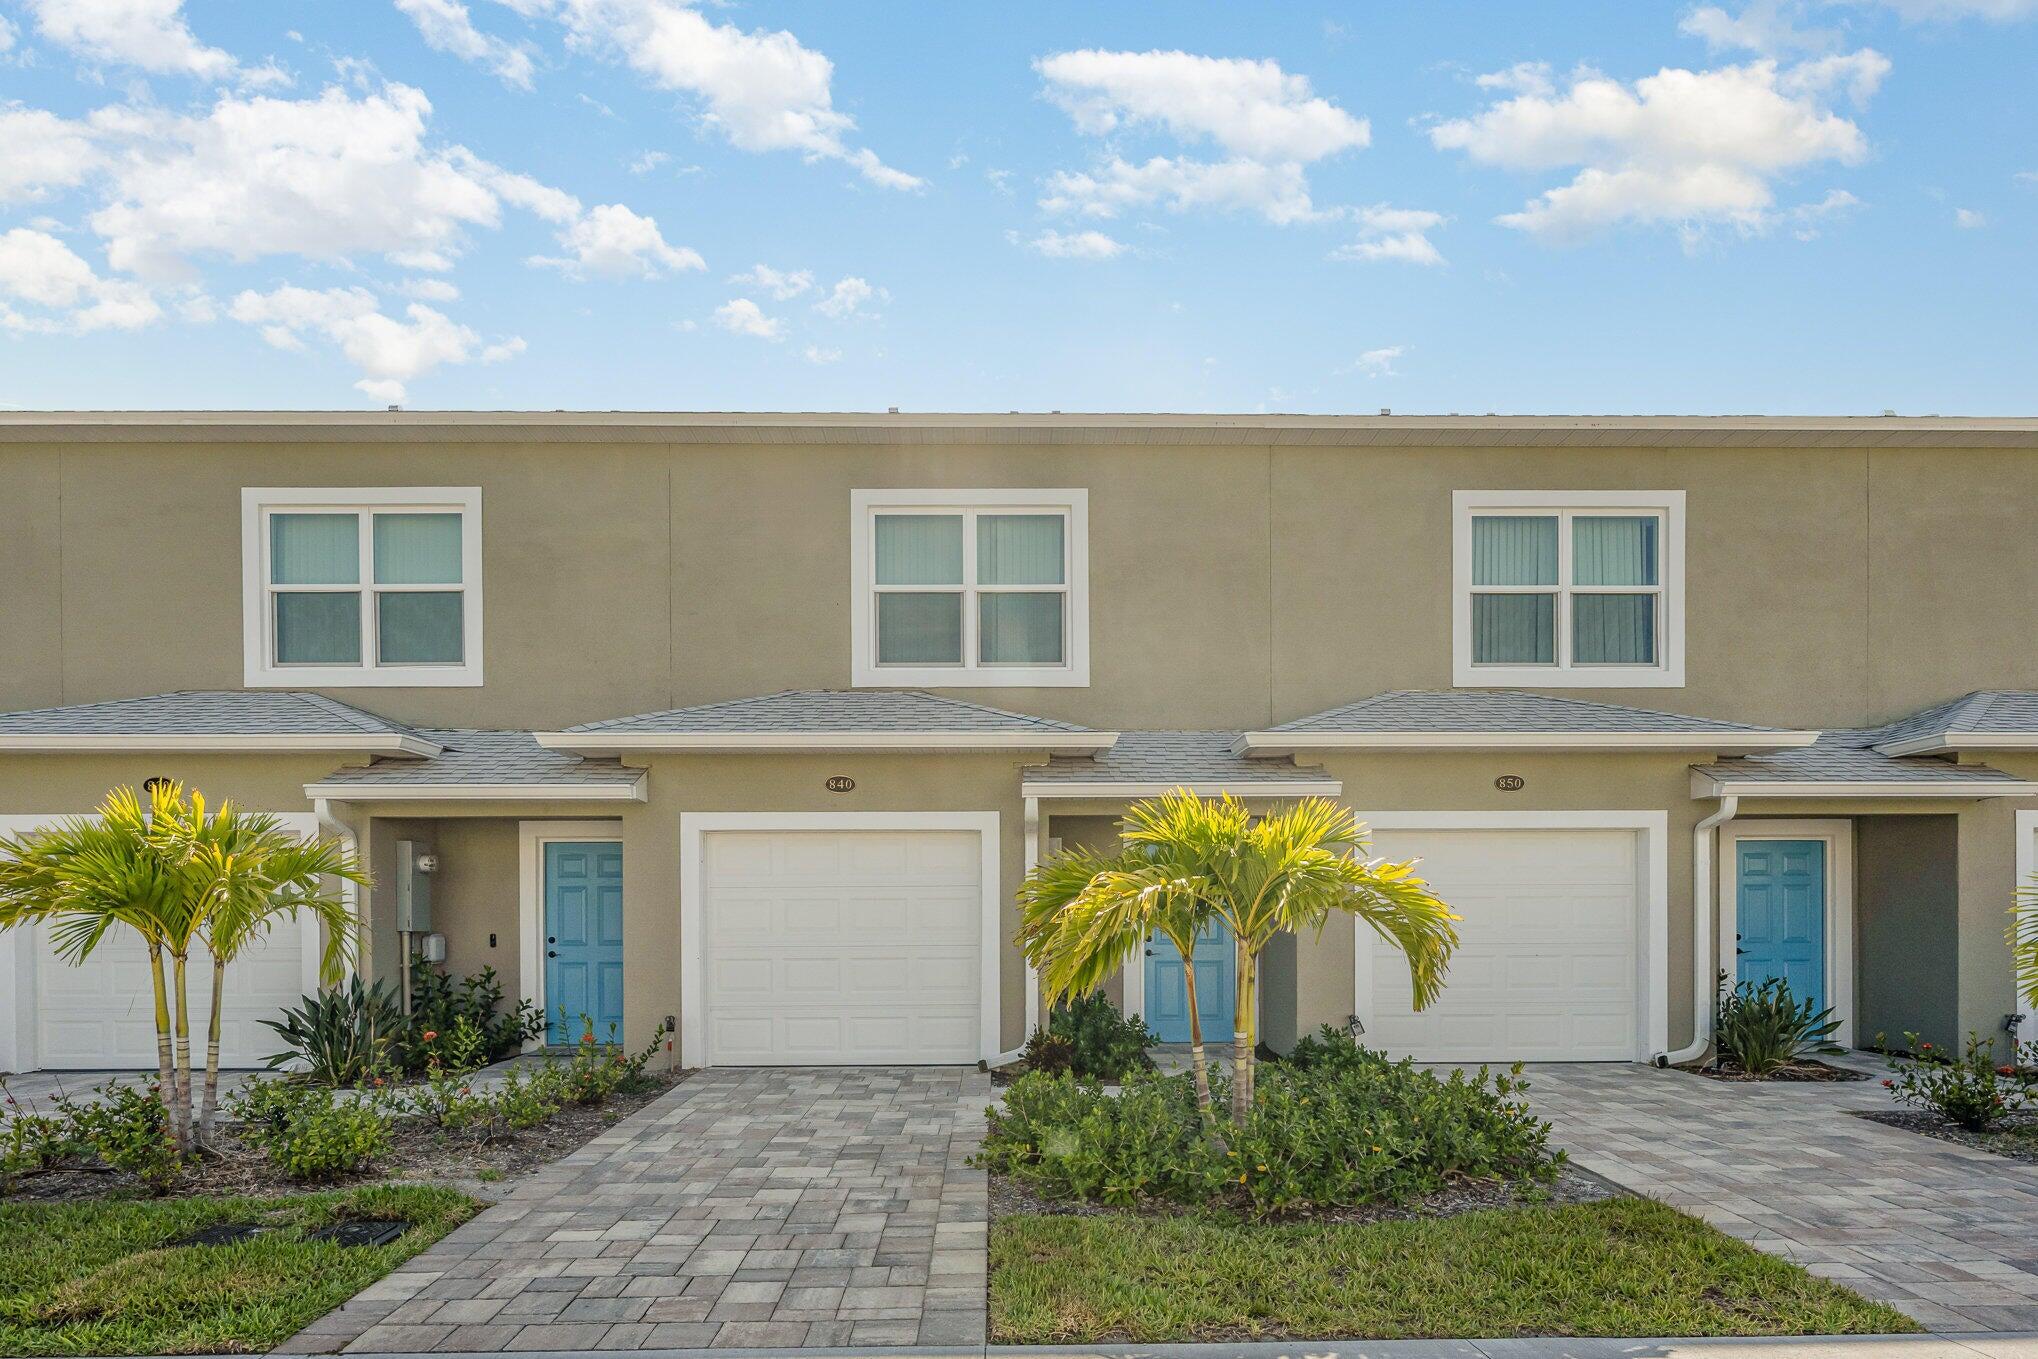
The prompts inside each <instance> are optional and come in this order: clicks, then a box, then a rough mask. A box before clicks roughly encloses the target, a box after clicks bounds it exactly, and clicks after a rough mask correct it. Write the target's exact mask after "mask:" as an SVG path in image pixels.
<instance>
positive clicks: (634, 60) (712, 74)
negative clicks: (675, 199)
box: [504, 0, 922, 189]
mask: <svg viewBox="0 0 2038 1359" xmlns="http://www.w3.org/2000/svg"><path fill="white" fill-rule="evenodd" d="M504 3H509V4H510V6H511V8H513V9H515V10H517V11H518V12H519V13H523V14H526V15H531V16H536V15H540V14H545V15H550V16H552V17H554V18H556V19H558V20H559V22H561V23H563V24H564V25H565V26H566V30H567V33H568V35H569V39H570V41H571V42H573V43H574V44H575V45H577V46H579V47H581V48H584V49H589V50H593V51H598V52H603V53H607V54H609V55H612V56H614V57H618V58H620V59H621V60H623V61H624V62H626V63H627V64H628V65H629V66H630V67H631V68H632V69H634V70H635V71H637V72H638V74H640V75H642V76H644V77H646V78H647V79H649V80H650V81H651V82H652V83H653V84H655V85H657V86H659V87H660V88H663V89H668V90H678V91H681V92H683V93H685V94H689V95H692V96H693V97H694V98H696V99H698V100H699V101H700V106H701V120H702V122H704V123H705V124H707V125H708V126H709V127H712V128H714V129H716V130H717V131H719V132H720V133H721V134H722V135H723V136H725V137H727V138H728V139H729V141H730V142H731V143H732V144H733V145H735V146H737V147H739V148H741V149H742V150H745V151H797V152H799V153H801V154H802V155H805V156H807V157H809V158H814V159H827V160H836V161H841V162H843V163H845V164H847V165H850V166H853V167H854V168H855V169H856V170H857V171H858V173H860V174H861V175H862V176H863V177H864V178H865V179H867V180H869V181H870V182H871V183H873V184H876V185H878V186H880V187H882V188H887V189H917V188H919V187H921V184H922V181H921V180H920V179H918V178H916V177H915V176H913V175H909V174H907V173H905V172H904V171H902V170H896V169H893V168H892V167H891V166H889V165H886V164H885V163H884V162H883V161H881V160H880V159H878V157H877V154H876V153H875V152H873V151H871V150H869V149H868V148H857V147H852V146H850V145H849V144H848V142H847V141H846V140H845V138H846V137H847V135H848V134H849V133H850V132H852V131H853V130H854V129H855V127H856V120H855V119H853V118H851V117H850V116H849V115H848V114H846V113H843V112H841V111H840V110H839V109H837V108H836V107H835V103H834V94H833V83H834V75H835V64H834V63H833V62H831V61H829V60H828V58H827V57H826V56H825V55H823V54H822V53H820V52H817V51H815V50H813V49H812V48H810V47H805V46H802V45H801V43H800V40H799V39H798V38H796V37H794V36H793V35H792V34H791V33H788V32H785V31H783V30H780V31H779V32H776V33H773V32H767V31H765V30H763V29H759V30H757V31H755V32H751V33H746V32H744V31H743V30H742V29H740V28H738V27H736V26H735V25H734V24H718V23H715V22H713V21H711V20H710V19H708V18H707V17H705V16H704V15H702V14H700V13H698V12H697V11H695V10H693V9H691V8H689V7H688V6H687V5H686V4H684V3H681V0H504Z"/></svg>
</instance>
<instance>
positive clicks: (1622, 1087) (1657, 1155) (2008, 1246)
mask: <svg viewBox="0 0 2038 1359" xmlns="http://www.w3.org/2000/svg"><path fill="white" fill-rule="evenodd" d="M1864 1056H1865V1054H1864ZM1850 1060H1856V1061H1860V1059H1850ZM1861 1065H1862V1066H1863V1069H1867V1064H1866V1063H1865V1062H1861ZM1876 1073H1877V1074H1878V1075H1880V1068H1879V1067H1878V1068H1876ZM1529 1077H1530V1081H1531V1089H1530V1092H1529V1100H1530V1104H1531V1106H1532V1107H1533V1108H1534V1109H1535V1111H1536V1112H1537V1113H1539V1114H1540V1115H1542V1116H1543V1117H1544V1118H1547V1119H1549V1120H1551V1122H1552V1123H1553V1124H1554V1125H1555V1128H1556V1139H1557V1141H1558V1142H1559V1143H1560V1144H1561V1145H1563V1146H1564V1147H1566V1148H1567V1149H1568V1150H1569V1151H1570V1153H1571V1156H1572V1159H1573V1160H1575V1161H1576V1162H1577V1163H1578V1164H1579V1165H1582V1166H1584V1167H1585V1168H1586V1169H1588V1170H1593V1171H1597V1172H1598V1173H1600V1174H1602V1175H1605V1176H1606V1177H1607V1178H1609V1179H1611V1180H1614V1181H1615V1182H1617V1183H1619V1184H1622V1185H1625V1186H1626V1187H1627V1188H1629V1189H1632V1190H1635V1191H1636V1192H1638V1193H1644V1194H1648V1195H1651V1196H1652V1197H1655V1198H1659V1199H1663V1200H1665V1201H1666V1202H1668V1203H1671V1204H1674V1205H1676V1206H1677V1207H1679V1208H1682V1209H1684V1210H1685V1211H1686V1212H1688V1213H1692V1214H1695V1215H1696V1216H1698V1217H1702V1218H1704V1219H1705V1220H1706V1221H1708V1222H1710V1223H1712V1224H1713V1225H1714V1226H1716V1227H1718V1228H1720V1230H1722V1231H1724V1232H1727V1233H1729V1234H1731V1235H1733V1236H1737V1237H1740V1238H1741V1239H1743V1240H1745V1241H1749V1242H1752V1243H1753V1244H1754V1245H1756V1246H1758V1247H1760V1248H1761V1249H1763V1250H1766V1251H1770V1252H1772V1253H1774V1254H1777V1255H1781V1256H1785V1257H1787V1258H1789V1259H1792V1260H1795V1261H1797V1262H1798V1263H1800V1264H1802V1265H1804V1266H1805V1267H1806V1268H1807V1269H1809V1270H1811V1271H1812V1272H1813V1273H1814V1274H1820V1275H1824V1276H1825V1277H1827V1278H1830V1279H1836V1280H1838V1281H1840V1282H1841V1283H1844V1284H1846V1285H1847V1286H1848V1287H1850V1288H1852V1289H1854V1290H1855V1291H1856V1292H1859V1293H1863V1294H1865V1295H1867V1296H1869V1297H1872V1298H1879V1299H1883V1300H1885V1301H1887V1302H1889V1303H1891V1304H1892V1305H1894V1306H1896V1307H1899V1308H1901V1309H1903V1310H1904V1311H1906V1312H1908V1313H1910V1315H1912V1316H1913V1317H1915V1318H1917V1319H1918V1320H1919V1321H1920V1322H1922V1323H1924V1324H1925V1325H1926V1326H1928V1327H1930V1328H1931V1329H1933V1330H1936V1331H1975V1330H1986V1331H2026V1330H2038V1166H2034V1165H2029V1164H2024V1163H2020V1162H2016V1161H2011V1160H2008V1159H2006V1158H2004V1157H2000V1156H1994V1155H1991V1154H1989V1153H1987V1152H1981V1151H1973V1150H1970V1149H1968V1148H1966V1147H1962V1146H1959V1145H1957V1144H1955V1143H1951V1142H1945V1141H1942V1140H1940V1139H1938V1138H1934V1137H1925V1136H1923V1135H1921V1134H1918V1133H1913V1132H1906V1131H1904V1130H1903V1129H1900V1128H1890V1127H1885V1126H1883V1125H1881V1124H1877V1123H1871V1122H1869V1121H1868V1120H1866V1119H1862V1118H1855V1117H1852V1116H1850V1115H1849V1114H1848V1113H1847V1112H1846V1111H1847V1110H1849V1109H1889V1108H1893V1107H1895V1106H1894V1105H1893V1104H1892V1102H1891V1100H1890V1097H1889V1094H1888V1092H1887V1091H1885V1090H1883V1088H1882V1087H1881V1085H1880V1084H1878V1083H1877V1082H1875V1081H1872V1080H1871V1081H1859V1082H1853V1083H1847V1084H1798V1083H1790V1084H1785V1083H1780V1082H1766V1083H1759V1084H1756V1083H1748V1084H1737V1083H1728V1082H1723V1081H1714V1080H1708V1079H1706V1078H1704V1077H1701V1076H1693V1075H1690V1074H1688V1073H1685V1072H1679V1071H1658V1070H1653V1069H1650V1068H1647V1067H1639V1066H1616V1065H1608V1066H1539V1067H1533V1068H1531V1069H1530V1072H1529Z"/></svg>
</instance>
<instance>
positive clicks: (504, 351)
mask: <svg viewBox="0 0 2038 1359" xmlns="http://www.w3.org/2000/svg"><path fill="white" fill-rule="evenodd" d="M229 314H230V315H231V316H232V317H233V318H234V319H235V320H236V321H240V322H242V323H243V324H245V325H250V326H254V327H256V328H257V329H259V330H260V331H261V333H262V338H263V339H264V340H267V341H268V342H269V343H270V344H272V345H274V346H276V347H277V348H278V349H287V350H299V349H302V348H304V337H305V336H307V335H313V336H320V337H323V338H324V339H326V340H328V341H330V342H331V343H332V344H334V345H336V346H337V347H338V348H339V351H340V353H341V354H342V355H344V356H345V357H346V359H347V361H348V362H350V363H352V364H353V365H354V366H355V367H356V368H358V369H360V370H361V373H362V375H363V376H362V378H361V380H360V381H358V382H356V383H355V384H354V386H355V387H356V388H358V389H359V390H360V391H362V392H364V393H365V394H367V395H368V396H371V397H373V398H374V399H376V400H377V401H384V402H390V403H395V402H401V401H402V400H403V399H404V388H405V384H407V383H409V382H412V381H414V380H416V379H417V378H420V377H423V376H424V375H425V374H426V373H429V372H431V371H432V370H433V369H435V368H438V367H441V366H443V365H446V364H463V363H472V362H475V361H477V360H479V361H480V362H483V363H496V362H501V361H502V360H505V359H509V358H513V357H515V356H516V355H518V354H520V353H522V352H523V349H524V342H523V341H522V340H520V339H511V340H506V341H502V342H500V343H497V344H492V345H483V344H482V343H481V337H480V336H478V335H476V334H475V333H474V332H473V331H472V330H470V329H468V328H467V327H466V326H463V325H460V324H459V323H457V322H455V321H452V320H450V319H448V318H447V317H446V316H445V314H444V313H442V312H438V311H434V310H433V309H432V308H430V307H427V306H425V305H424V304H422V303H419V302H413V303H411V304H410V306H408V307H407V308H405V309H404V318H403V319H401V320H399V319H398V318H396V317H392V316H388V315H386V314H384V313H383V311H382V309H381V305H380V304H379V303H378V302H377V301H376V299H375V295H374V294H373V293H371V292H369V291H368V290H367V289H366V288H327V289H325V290H324V291H315V290H313V289H309V288H296V287H283V288H277V289H276V290H274V291H273V292H268V293H259V292H254V291H252V290H250V291H248V292H243V293H241V294H240V295H239V296H238V297H236V298H234V300H233V305H232V307H231V308H230V309H229Z"/></svg>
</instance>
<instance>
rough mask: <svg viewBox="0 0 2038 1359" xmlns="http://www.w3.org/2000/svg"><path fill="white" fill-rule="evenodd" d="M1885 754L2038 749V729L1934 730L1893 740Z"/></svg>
mask: <svg viewBox="0 0 2038 1359" xmlns="http://www.w3.org/2000/svg"><path fill="white" fill-rule="evenodd" d="M1876 750H1877V751H1878V752H1880V753H1881V754H1884V755H1953V754H1958V753H1959V752H1960V751H1963V750H2038V731H1935V732H1932V733H1930V734H1929V735H1925V736H1914V737H1912V738H1911V739H1910V740H1908V741H1891V742H1890V743H1889V744H1888V745H1880V746H1877V747H1876Z"/></svg>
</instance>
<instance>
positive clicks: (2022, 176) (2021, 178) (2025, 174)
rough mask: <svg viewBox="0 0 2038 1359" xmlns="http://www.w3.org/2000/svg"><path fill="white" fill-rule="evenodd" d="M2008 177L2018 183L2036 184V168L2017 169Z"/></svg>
mask: <svg viewBox="0 0 2038 1359" xmlns="http://www.w3.org/2000/svg"><path fill="white" fill-rule="evenodd" d="M2010 178H2011V179H2014V180H2016V181H2017V182H2018V183H2019V184H2038V170H2019V171H2017V172H2016V173H2015V174H2013V175H2011V176H2010Z"/></svg>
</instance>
